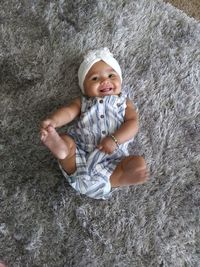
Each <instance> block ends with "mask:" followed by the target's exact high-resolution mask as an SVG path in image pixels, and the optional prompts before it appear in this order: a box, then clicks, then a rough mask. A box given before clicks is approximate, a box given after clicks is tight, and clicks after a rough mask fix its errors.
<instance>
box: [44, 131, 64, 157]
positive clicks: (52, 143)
mask: <svg viewBox="0 0 200 267" xmlns="http://www.w3.org/2000/svg"><path fill="white" fill-rule="evenodd" d="M41 141H42V142H43V143H44V145H45V146H47V147H48V148H49V150H50V151H51V152H52V153H53V154H54V156H55V157H56V158H58V159H65V158H66V157H67V156H68V153H69V150H68V147H67V145H66V143H65V141H64V140H63V139H62V138H61V137H60V135H59V134H58V133H57V132H56V130H55V128H54V127H52V126H48V128H47V129H46V130H44V129H43V130H42V131H41Z"/></svg>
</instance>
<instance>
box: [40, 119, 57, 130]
mask: <svg viewBox="0 0 200 267" xmlns="http://www.w3.org/2000/svg"><path fill="white" fill-rule="evenodd" d="M49 126H52V127H53V128H55V127H56V123H55V122H54V121H53V120H52V119H50V118H48V119H46V120H44V121H42V122H41V124H40V128H41V130H42V129H47V128H48V127H49Z"/></svg>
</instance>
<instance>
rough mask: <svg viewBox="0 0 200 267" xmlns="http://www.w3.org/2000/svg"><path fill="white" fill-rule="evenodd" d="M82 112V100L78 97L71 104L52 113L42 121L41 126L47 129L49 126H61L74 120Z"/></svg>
mask: <svg viewBox="0 0 200 267" xmlns="http://www.w3.org/2000/svg"><path fill="white" fill-rule="evenodd" d="M80 112H81V100H80V98H76V99H75V100H73V102H72V103H71V104H69V105H68V106H66V107H62V108H60V109H58V110H57V111H55V112H54V113H53V114H51V115H50V116H49V117H48V118H47V119H45V120H44V121H42V122H41V128H42V129H46V128H47V127H48V126H50V125H51V126H53V127H54V128H57V127H61V126H63V125H65V124H67V123H69V122H71V121H73V120H74V119H75V118H76V117H77V116H79V115H80Z"/></svg>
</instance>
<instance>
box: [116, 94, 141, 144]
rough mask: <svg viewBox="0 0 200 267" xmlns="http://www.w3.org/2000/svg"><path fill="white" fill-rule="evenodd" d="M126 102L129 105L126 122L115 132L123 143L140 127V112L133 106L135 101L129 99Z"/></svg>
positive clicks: (119, 141) (118, 139)
mask: <svg viewBox="0 0 200 267" xmlns="http://www.w3.org/2000/svg"><path fill="white" fill-rule="evenodd" d="M126 104H127V107H126V111H125V117H124V123H123V124H122V125H121V127H120V128H119V129H118V130H117V131H116V132H115V133H113V135H114V136H115V138H116V139H117V141H118V143H119V144H123V143H125V142H126V141H129V140H130V139H132V138H133V137H134V136H135V135H136V134H137V132H138V129H139V121H138V114H137V112H136V110H135V108H134V106H133V103H132V102H131V101H130V100H129V99H128V100H127V102H126Z"/></svg>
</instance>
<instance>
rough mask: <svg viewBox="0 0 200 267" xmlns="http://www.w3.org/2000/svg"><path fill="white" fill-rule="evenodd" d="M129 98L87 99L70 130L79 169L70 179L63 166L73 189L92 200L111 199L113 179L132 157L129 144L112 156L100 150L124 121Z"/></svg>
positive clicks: (83, 101) (83, 99)
mask: <svg viewBox="0 0 200 267" xmlns="http://www.w3.org/2000/svg"><path fill="white" fill-rule="evenodd" d="M125 109H126V96H125V95H122V94H121V95H120V96H113V95H112V96H105V97H104V98H98V97H96V98H88V97H85V96H83V97H82V103H81V116H80V118H79V120H78V121H77V122H76V123H75V124H73V125H72V126H71V127H70V128H69V129H68V134H69V135H70V136H71V137H72V138H73V139H74V141H75V143H76V147H77V148H76V166H77V170H76V172H75V173H74V174H73V175H70V176H69V175H68V174H67V173H66V172H65V171H64V170H63V169H62V167H61V166H60V168H61V170H62V172H63V175H64V176H65V177H66V178H67V180H68V182H69V183H70V185H71V186H72V187H73V188H74V189H75V190H77V191H78V192H80V193H81V194H85V195H87V196H89V197H91V198H95V199H107V198H109V197H110V196H111V185H110V176H111V175H112V173H113V171H114V169H115V168H116V166H117V164H118V163H119V162H120V161H121V160H122V159H123V158H124V157H125V156H127V155H128V149H127V147H128V144H129V142H130V141H129V142H126V143H124V144H121V145H120V146H119V148H118V149H117V150H116V151H114V153H112V154H111V155H108V154H105V153H103V152H101V151H100V150H99V149H97V145H98V144H99V143H100V141H101V140H102V139H103V138H104V137H106V136H108V135H110V134H112V133H114V132H115V131H116V130H117V129H118V128H119V127H120V125H121V124H122V123H123V121H124V115H125Z"/></svg>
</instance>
